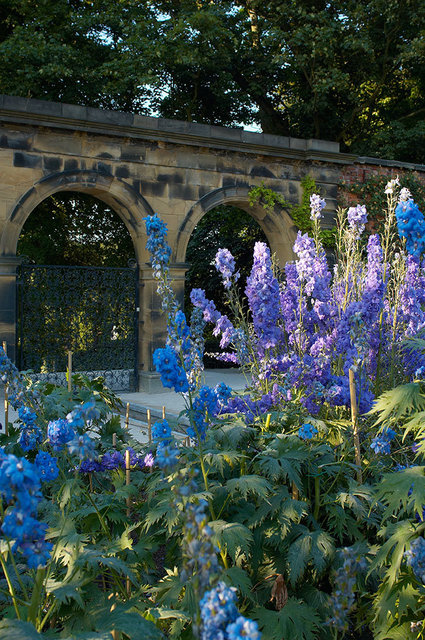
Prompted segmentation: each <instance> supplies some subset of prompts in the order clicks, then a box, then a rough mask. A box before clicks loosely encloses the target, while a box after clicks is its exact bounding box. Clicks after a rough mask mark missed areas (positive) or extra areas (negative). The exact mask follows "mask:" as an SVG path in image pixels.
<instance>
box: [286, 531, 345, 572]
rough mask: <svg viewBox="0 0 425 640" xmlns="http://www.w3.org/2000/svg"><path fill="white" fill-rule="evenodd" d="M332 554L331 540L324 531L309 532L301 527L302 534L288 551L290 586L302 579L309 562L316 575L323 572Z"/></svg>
mask: <svg viewBox="0 0 425 640" xmlns="http://www.w3.org/2000/svg"><path fill="white" fill-rule="evenodd" d="M333 553H334V545H333V542H332V538H331V537H330V535H329V534H327V533H326V532H325V531H309V530H308V529H307V528H306V527H302V533H301V534H300V535H299V536H298V538H297V539H296V540H295V541H294V542H293V543H292V544H291V546H290V547H289V549H288V556H287V558H288V566H289V577H290V581H291V583H292V584H295V583H296V582H297V580H299V579H300V578H302V576H303V575H304V573H305V570H306V568H307V565H308V564H309V562H312V566H313V569H314V570H315V571H317V572H318V573H321V572H323V570H324V569H325V568H326V566H327V565H328V564H329V562H330V560H331V558H332V556H333Z"/></svg>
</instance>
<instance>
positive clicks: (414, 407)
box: [368, 382, 425, 425]
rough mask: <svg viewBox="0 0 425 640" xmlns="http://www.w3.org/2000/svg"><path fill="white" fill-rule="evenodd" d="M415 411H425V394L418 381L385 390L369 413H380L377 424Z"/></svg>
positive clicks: (398, 418)
mask: <svg viewBox="0 0 425 640" xmlns="http://www.w3.org/2000/svg"><path fill="white" fill-rule="evenodd" d="M414 411H425V395H423V394H422V393H421V387H420V385H419V384H418V383H417V382H409V383H407V384H402V385H399V386H398V387H394V389H390V390H389V391H385V392H384V393H383V394H381V395H380V396H379V398H377V399H376V400H375V402H374V405H373V407H372V409H371V410H370V411H369V414H368V415H375V414H379V417H378V419H377V420H376V422H375V424H376V425H378V424H381V423H382V422H385V421H386V420H388V418H390V417H391V418H394V419H395V420H400V419H401V418H406V417H407V416H409V415H411V414H412V413H413V412H414Z"/></svg>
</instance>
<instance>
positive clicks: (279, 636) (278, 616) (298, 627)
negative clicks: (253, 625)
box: [252, 598, 321, 640]
mask: <svg viewBox="0 0 425 640" xmlns="http://www.w3.org/2000/svg"><path fill="white" fill-rule="evenodd" d="M252 617H253V618H254V619H255V620H257V621H258V625H259V627H260V629H261V630H262V631H263V638H264V640H265V639H266V638H267V640H283V639H284V640H317V638H318V632H319V630H320V626H321V620H320V618H319V616H318V615H317V613H316V611H315V610H314V609H313V608H312V607H309V606H308V605H307V604H306V603H305V602H302V600H297V599H296V598H289V599H288V601H287V603H286V605H285V606H284V607H283V609H281V610H280V611H270V610H269V609H264V608H258V609H256V610H255V611H254V612H253V614H252Z"/></svg>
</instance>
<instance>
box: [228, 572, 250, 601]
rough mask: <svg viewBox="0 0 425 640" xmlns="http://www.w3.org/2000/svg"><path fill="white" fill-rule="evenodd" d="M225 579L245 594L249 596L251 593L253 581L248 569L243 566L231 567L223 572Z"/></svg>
mask: <svg viewBox="0 0 425 640" xmlns="http://www.w3.org/2000/svg"><path fill="white" fill-rule="evenodd" d="M222 577H223V580H224V581H225V582H227V583H229V584H230V585H231V586H232V587H236V589H237V590H238V591H239V592H240V593H241V594H242V595H243V596H244V597H249V596H250V594H251V587H252V582H251V579H250V577H249V575H248V574H247V572H246V571H244V570H243V569H241V567H230V568H229V569H226V570H225V571H223V573H222Z"/></svg>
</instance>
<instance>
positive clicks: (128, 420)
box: [125, 402, 130, 431]
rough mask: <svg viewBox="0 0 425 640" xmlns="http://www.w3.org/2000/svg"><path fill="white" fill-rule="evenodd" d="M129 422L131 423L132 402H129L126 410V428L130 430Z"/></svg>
mask: <svg viewBox="0 0 425 640" xmlns="http://www.w3.org/2000/svg"><path fill="white" fill-rule="evenodd" d="M129 424H130V403H129V402H127V408H126V410H125V428H126V429H127V431H128V427H129Z"/></svg>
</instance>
